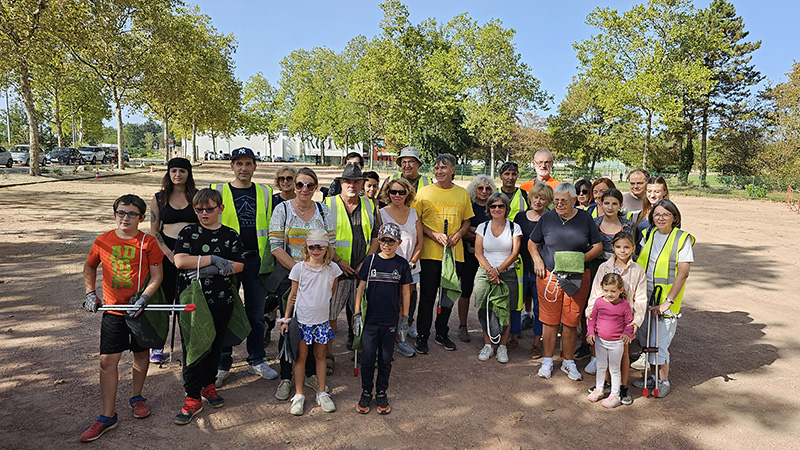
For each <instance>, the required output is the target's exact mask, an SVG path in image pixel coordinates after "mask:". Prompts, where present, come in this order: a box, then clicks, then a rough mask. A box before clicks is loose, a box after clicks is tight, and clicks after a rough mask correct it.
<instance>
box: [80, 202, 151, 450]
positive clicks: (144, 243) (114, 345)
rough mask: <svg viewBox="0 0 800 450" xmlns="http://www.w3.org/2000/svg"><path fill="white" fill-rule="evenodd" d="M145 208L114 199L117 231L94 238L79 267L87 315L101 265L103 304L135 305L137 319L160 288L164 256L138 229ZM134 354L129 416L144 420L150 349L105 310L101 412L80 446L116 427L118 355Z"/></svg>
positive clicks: (95, 303)
mask: <svg viewBox="0 0 800 450" xmlns="http://www.w3.org/2000/svg"><path fill="white" fill-rule="evenodd" d="M146 210H147V207H146V205H145V203H144V200H142V199H141V198H139V197H137V196H136V195H132V194H128V195H123V196H122V197H120V198H118V199H116V200H115V201H114V217H115V218H116V222H117V228H116V229H115V230H112V231H109V232H108V233H103V234H101V235H100V236H98V237H97V239H95V241H94V244H93V245H92V249H91V251H90V252H89V256H88V257H87V258H86V264H84V266H83V284H84V287H85V288H86V299H85V300H84V302H83V308H84V309H85V310H87V311H89V312H97V309H98V308H99V307H100V306H101V305H102V304H103V300H101V298H100V297H98V296H97V293H96V291H95V283H96V282H97V267H98V266H99V265H100V264H102V265H103V297H104V298H105V304H107V305H128V304H131V303H132V304H135V305H137V306H139V310H137V311H131V312H128V313H127V314H129V315H130V316H132V317H138V315H139V314H140V313H141V308H143V307H144V305H145V303H147V300H149V299H150V296H152V295H153V294H155V293H156V291H157V290H158V288H159V286H161V279H162V278H163V273H162V271H161V259H162V258H163V256H164V254H163V253H162V252H161V249H159V248H158V242H156V239H155V238H154V237H153V236H150V235H149V234H144V233H142V232H141V231H139V224H140V223H141V222H142V221H143V220H144V217H145V211H146ZM148 275H150V280H149V282H148V283H147V286H146V287H145V289H144V292H143V293H142V295H141V297H140V298H139V299H138V300H137V299H136V293H137V292H138V291H139V289H140V287H141V283H144V281H145V280H146V279H147V276H148ZM125 350H130V351H131V352H132V353H133V382H132V383H131V399H130V401H129V403H130V405H131V407H132V408H133V417H136V418H137V419H144V418H145V417H147V416H149V415H150V408H149V407H148V406H147V403H146V400H147V399H145V398H144V397H142V387H143V386H144V380H145V378H146V377H147V368H148V366H149V365H150V356H149V355H150V349H148V348H146V347H144V346H142V345H140V344H139V343H138V342H137V341H136V338H135V337H134V336H133V334H132V332H131V329H130V328H129V327H128V324H127V323H126V322H125V316H124V313H122V312H117V311H109V312H106V313H104V314H103V319H102V324H101V325H100V398H101V400H102V403H103V413H102V414H100V416H99V417H98V418H97V421H96V422H95V423H94V424H93V425H92V426H91V427H89V429H88V430H86V431H85V432H84V433H83V434H82V435H81V442H91V441H94V440H95V439H97V438H99V437H100V436H102V435H103V433H105V432H106V431H108V430H110V429H112V428H116V426H117V413H116V411H115V407H114V405H115V403H116V400H117V382H118V375H119V374H118V373H117V366H118V365H119V360H120V357H121V356H122V352H124V351H125Z"/></svg>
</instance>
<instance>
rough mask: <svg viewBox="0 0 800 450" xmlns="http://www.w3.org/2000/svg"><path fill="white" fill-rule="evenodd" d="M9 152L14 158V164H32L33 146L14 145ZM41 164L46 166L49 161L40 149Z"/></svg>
mask: <svg viewBox="0 0 800 450" xmlns="http://www.w3.org/2000/svg"><path fill="white" fill-rule="evenodd" d="M8 151H9V152H10V153H11V156H12V157H13V158H14V162H15V163H17V164H22V165H23V166H27V165H29V164H30V163H31V146H30V145H25V144H19V145H14V146H12V147H11V148H10V149H8ZM39 164H40V165H42V166H44V165H46V164H47V159H46V158H45V154H44V152H43V151H42V149H39Z"/></svg>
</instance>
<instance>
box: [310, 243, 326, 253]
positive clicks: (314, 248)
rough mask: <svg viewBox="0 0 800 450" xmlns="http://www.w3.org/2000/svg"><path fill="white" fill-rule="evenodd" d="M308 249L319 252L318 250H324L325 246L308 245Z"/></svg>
mask: <svg viewBox="0 0 800 450" xmlns="http://www.w3.org/2000/svg"><path fill="white" fill-rule="evenodd" d="M308 249H309V250H311V251H312V252H319V251H322V250H325V246H322V245H319V244H315V245H309V246H308Z"/></svg>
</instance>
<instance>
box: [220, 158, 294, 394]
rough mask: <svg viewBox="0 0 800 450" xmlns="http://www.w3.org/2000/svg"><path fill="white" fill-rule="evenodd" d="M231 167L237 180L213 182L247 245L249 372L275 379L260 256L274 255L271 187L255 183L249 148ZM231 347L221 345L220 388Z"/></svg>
mask: <svg viewBox="0 0 800 450" xmlns="http://www.w3.org/2000/svg"><path fill="white" fill-rule="evenodd" d="M231 170H233V175H234V177H235V178H234V180H233V181H231V182H230V183H224V184H212V185H211V189H216V190H217V191H219V193H220V194H221V195H222V204H223V205H224V209H223V210H222V216H221V219H222V224H223V225H225V226H226V227H230V228H233V229H234V230H235V231H236V232H237V233H238V234H239V237H240V238H241V240H242V245H243V246H244V256H245V262H244V271H242V273H241V274H240V275H239V277H238V282H239V283H241V284H242V286H243V287H244V308H245V312H246V313H247V318H248V320H249V321H250V327H251V328H252V329H251V331H250V334H249V335H248V336H247V363H248V367H247V371H248V373H251V374H254V375H260V376H261V377H262V378H264V379H267V380H272V379H275V378H277V376H278V372H276V371H275V370H273V369H272V368H270V367H269V365H268V364H267V363H266V361H265V359H266V356H267V353H266V351H264V332H265V329H266V325H265V322H264V306H265V298H266V291H265V288H264V283H263V282H262V281H261V278H260V277H259V272H260V271H261V259H262V258H265V257H266V258H272V253H270V251H269V221H270V219H271V216H272V188H271V187H270V186H268V185H266V184H260V183H253V173H255V171H256V155H255V153H253V150H251V149H249V148H247V147H240V148H237V149H234V150H233V151H232V152H231ZM232 353H233V349H232V348H231V347H223V348H222V356H221V357H220V361H219V367H218V370H217V380H216V383H215V384H216V385H217V387H219V386H222V383H223V382H224V381H225V379H226V378H227V377H228V376H229V375H230V370H231V365H232V364H233V358H232V356H231V354H232Z"/></svg>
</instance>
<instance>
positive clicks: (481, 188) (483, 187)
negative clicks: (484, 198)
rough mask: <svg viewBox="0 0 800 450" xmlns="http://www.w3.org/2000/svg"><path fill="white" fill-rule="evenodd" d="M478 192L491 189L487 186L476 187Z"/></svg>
mask: <svg viewBox="0 0 800 450" xmlns="http://www.w3.org/2000/svg"><path fill="white" fill-rule="evenodd" d="M478 190H479V191H491V190H492V188H491V187H489V186H478Z"/></svg>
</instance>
